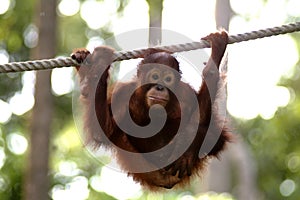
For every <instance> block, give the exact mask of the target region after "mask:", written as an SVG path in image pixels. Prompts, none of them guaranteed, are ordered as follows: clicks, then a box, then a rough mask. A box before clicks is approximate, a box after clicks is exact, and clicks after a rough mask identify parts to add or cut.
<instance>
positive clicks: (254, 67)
mask: <svg viewBox="0 0 300 200" xmlns="http://www.w3.org/2000/svg"><path fill="white" fill-rule="evenodd" d="M299 8H300V1H299V0H251V1H250V0H210V1H208V0H185V1H180V0H152V1H151V0H125V1H121V0H26V1H21V0H1V3H0V63H1V64H3V63H7V62H14V61H26V60H34V59H42V58H54V57H58V56H69V55H70V53H71V52H72V50H73V49H74V48H78V47H87V48H88V49H90V50H93V48H95V47H96V46H98V45H102V44H105V41H106V40H107V39H108V38H113V36H117V35H118V34H122V33H124V32H127V31H132V30H135V29H147V28H148V27H157V28H159V29H161V28H162V29H168V30H172V31H175V32H177V33H180V34H182V35H185V36H186V37H188V38H190V39H191V40H194V41H199V40H200V38H201V37H204V36H206V35H207V34H209V33H211V32H215V31H216V30H217V28H219V27H223V28H225V29H226V30H228V31H229V33H230V34H237V33H244V32H249V31H253V30H258V29H262V28H268V27H273V26H280V25H283V24H287V23H290V22H296V21H300V12H299ZM148 38H149V43H151V44H152V45H157V44H159V43H161V42H162V41H163V40H164V38H162V36H161V34H160V32H159V31H158V32H149V35H148ZM110 41H112V40H110ZM147 43H148V41H146V44H147ZM115 44H116V45H118V41H117V40H116V41H115ZM128 50H130V49H128ZM206 51H207V52H209V50H206ZM299 51H300V33H293V34H286V35H282V36H276V37H271V38H265V39H261V40H255V41H249V42H244V43H240V44H234V45H229V47H228V76H227V81H228V88H227V91H228V96H227V108H228V114H229V115H230V117H231V118H232V119H231V123H232V125H233V129H234V133H235V134H236V135H237V138H238V139H237V141H236V142H235V143H233V144H231V145H230V146H229V148H228V150H227V151H226V152H225V153H223V154H222V156H221V158H220V160H214V161H213V162H212V163H211V164H210V165H209V168H208V170H207V172H206V173H205V174H203V177H201V178H197V179H195V181H193V183H192V184H191V186H190V187H187V188H184V189H182V190H170V191H167V192H165V193H162V194H161V193H149V192H147V191H143V190H142V189H141V187H140V186H139V185H138V184H136V183H134V182H133V181H132V180H131V179H130V178H128V177H127V176H126V174H124V173H120V172H118V171H115V170H112V169H110V168H108V167H105V166H103V164H101V163H100V162H98V161H97V160H96V159H95V158H94V157H93V156H91V155H90V154H89V152H88V151H87V150H86V149H85V148H84V146H83V143H82V141H81V138H80V135H79V134H78V130H77V128H76V124H75V122H74V119H73V111H72V94H73V90H74V85H75V71H74V69H73V68H72V67H69V68H61V69H54V70H53V71H48V70H46V71H39V72H24V73H9V74H0V199H3V200H8V199H14V200H17V199H27V200H41V199H54V200H63V199H64V200H65V199H73V200H83V199H90V200H94V199H95V200H96V199H97V200H98V199H105V200H106V199H107V200H113V199H132V200H134V199H149V200H152V199H166V200H168V199H170V200H171V199H184V200H187V199H188V200H190V199H203V200H207V199H220V200H221V199H222V200H223V199H243V200H244V199H262V200H265V199H266V200H267V199H272V200H281V199H287V200H298V199H300V145H299V143H300V84H299V83H300V77H299V75H300V61H299ZM131 66H132V64H131ZM133 66H135V65H133ZM124 68H126V66H124V67H123V65H122V64H121V65H120V66H117V67H116V69H115V70H114V73H115V76H114V77H118V76H121V75H120V73H126V72H124ZM125 71H126V70H125ZM185 76H186V77H189V76H191V74H190V75H189V74H185ZM191 84H192V83H191Z"/></svg>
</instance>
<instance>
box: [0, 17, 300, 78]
mask: <svg viewBox="0 0 300 200" xmlns="http://www.w3.org/2000/svg"><path fill="white" fill-rule="evenodd" d="M296 31H300V22H296V23H291V24H287V25H282V26H278V27H273V28H267V29H261V30H258V31H252V32H248V33H243V34H238V35H230V36H229V41H228V44H233V43H238V42H244V41H248V40H255V39H259V38H264V37H270V36H275V35H281V34H286V33H292V32H296ZM209 47H210V44H209V42H207V41H205V40H201V41H200V42H191V43H185V44H175V45H170V46H158V47H154V49H160V50H167V51H169V52H173V53H175V52H182V51H191V50H196V49H203V48H209ZM147 49H148V48H144V49H137V50H131V51H119V52H115V57H116V58H115V60H114V61H121V60H129V59H135V58H142V57H143V55H144V54H145V52H146V51H147ZM78 65H79V64H78V63H77V62H76V61H75V60H73V59H72V58H70V57H65V58H56V59H45V60H35V61H27V62H13V63H7V64H3V65H0V73H8V72H21V71H31V70H42V69H53V68H59V67H70V66H78Z"/></svg>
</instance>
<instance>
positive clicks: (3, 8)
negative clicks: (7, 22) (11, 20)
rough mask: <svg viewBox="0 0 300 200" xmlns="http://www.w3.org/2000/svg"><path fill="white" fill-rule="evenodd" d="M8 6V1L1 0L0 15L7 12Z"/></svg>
mask: <svg viewBox="0 0 300 200" xmlns="http://www.w3.org/2000/svg"><path fill="white" fill-rule="evenodd" d="M9 6H10V0H1V3H0V15H2V14H4V13H6V12H7V10H8V9H9Z"/></svg>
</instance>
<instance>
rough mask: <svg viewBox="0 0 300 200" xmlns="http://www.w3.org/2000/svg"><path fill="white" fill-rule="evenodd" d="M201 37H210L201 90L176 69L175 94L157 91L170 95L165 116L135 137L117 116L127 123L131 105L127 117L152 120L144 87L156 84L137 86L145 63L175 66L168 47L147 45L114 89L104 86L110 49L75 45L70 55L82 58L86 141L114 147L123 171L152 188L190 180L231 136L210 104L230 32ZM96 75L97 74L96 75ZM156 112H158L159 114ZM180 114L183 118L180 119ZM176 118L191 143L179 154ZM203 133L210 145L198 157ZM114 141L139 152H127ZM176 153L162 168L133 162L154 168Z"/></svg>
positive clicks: (145, 71)
mask: <svg viewBox="0 0 300 200" xmlns="http://www.w3.org/2000/svg"><path fill="white" fill-rule="evenodd" d="M204 39H205V40H208V41H210V43H211V46H212V54H211V57H210V59H209V61H208V62H207V64H206V67H205V68H204V70H203V77H204V81H203V82H202V86H201V87H200V90H199V91H194V90H193V89H192V88H191V87H190V86H189V85H188V84H187V83H184V82H182V81H180V74H179V73H178V74H179V75H178V74H177V76H178V77H176V82H175V83H173V84H172V85H171V87H174V91H176V95H175V94H173V93H172V92H170V91H168V92H167V93H166V92H165V93H163V94H162V92H158V93H159V95H161V96H163V97H166V99H168V100H167V102H166V101H163V102H166V105H164V104H163V105H164V107H165V110H166V113H167V119H166V122H165V124H164V126H163V128H162V129H161V130H160V131H159V132H158V133H157V134H156V135H154V136H152V137H147V138H139V137H133V136H131V135H129V134H128V133H125V132H124V131H122V130H121V129H120V128H119V127H118V125H117V123H116V122H118V121H119V122H123V123H127V122H126V121H124V119H125V118H127V117H128V116H126V111H128V110H127V109H128V108H129V113H130V119H132V120H133V122H134V123H136V124H137V125H139V126H146V125H147V124H149V123H150V118H149V112H148V111H149V107H150V106H149V105H148V103H147V101H146V100H145V99H146V96H147V94H148V92H149V91H150V90H151V89H152V88H153V87H157V86H156V85H155V84H154V85H150V86H149V85H145V86H142V87H140V86H141V85H142V84H141V83H142V82H143V81H145V79H146V77H147V76H148V74H149V69H148V68H146V67H144V66H145V64H149V63H157V64H163V65H166V66H168V67H170V68H172V69H174V70H176V71H178V72H179V71H180V70H179V64H178V62H177V60H176V59H175V58H174V57H172V56H171V55H170V54H169V53H166V52H155V51H153V50H150V51H149V52H148V54H147V55H145V56H144V60H143V61H142V62H141V63H140V64H139V66H138V72H137V77H136V78H134V79H133V80H132V81H130V82H126V83H117V84H116V85H115V86H114V88H113V90H112V89H108V79H109V72H108V70H109V67H110V64H111V63H112V62H113V59H114V56H113V50H112V49H109V48H107V47H98V48H96V49H95V50H94V52H93V54H90V53H89V52H88V51H87V50H82V49H79V50H76V51H75V52H74V54H73V55H72V58H74V59H76V60H77V61H78V62H79V63H82V65H81V66H80V70H79V68H78V70H79V75H80V82H81V83H80V85H81V94H82V99H83V101H84V102H85V106H86V115H85V122H84V123H85V130H87V143H92V144H94V146H95V147H99V146H104V147H107V148H110V149H114V150H115V152H116V156H117V159H118V161H119V164H120V165H121V167H122V169H123V170H125V171H127V172H128V174H129V175H130V176H132V177H133V179H134V180H136V181H138V182H140V183H141V184H142V185H143V186H146V187H148V188H150V189H158V188H160V187H164V188H172V187H173V186H175V185H176V186H178V185H179V186H182V185H184V184H185V183H187V182H189V180H190V177H191V175H195V174H198V172H199V171H201V170H203V168H204V167H205V164H206V161H207V159H208V158H210V157H213V156H215V157H217V156H218V155H219V153H220V152H221V151H222V150H223V149H224V147H225V145H226V143H227V142H228V141H230V139H231V136H230V133H229V132H228V128H227V127H224V124H222V123H219V114H218V110H216V109H214V106H213V103H214V102H215V101H216V96H218V95H217V92H218V89H219V88H218V87H219V85H218V82H219V79H220V74H219V70H218V69H219V65H220V62H221V59H222V57H223V55H224V52H225V49H226V45H227V42H228V36H227V34H226V32H220V33H214V34H211V35H209V36H207V37H206V38H204ZM150 69H152V68H150ZM159 69H160V68H159ZM170 70H171V69H170ZM166 73H168V71H167V72H166ZM100 75H101V77H98V76H100ZM199 78H200V77H199ZM157 90H158V89H157ZM128 91H134V93H133V94H132V96H131V97H130V98H129V99H130V101H129V102H128V101H127V102H126V101H125V99H126V98H125V97H126V96H128V95H129V94H128ZM193 95H194V96H196V98H197V105H195V104H193V103H192V102H191V99H192V96H193ZM220 98H221V97H220ZM179 99H180V102H179ZM158 102H160V101H158ZM160 103H161V102H160ZM112 104H113V105H114V107H115V108H116V110H117V111H118V113H117V115H115V116H112V110H111V105H112ZM127 104H128V107H127V106H126V105H127ZM193 106H194V107H193ZM195 106H198V109H199V111H200V117H198V118H197V116H198V114H199V113H196V112H195V110H197V109H196V107H195ZM181 111H182V112H181ZM181 115H183V116H181ZM155 117H157V118H159V117H160V116H155ZM181 119H184V120H183V121H181ZM180 123H183V126H185V127H184V131H183V132H182V133H181V134H183V136H184V138H187V139H190V140H191V144H190V146H188V147H187V149H186V151H185V152H183V154H182V155H179V156H178V155H177V150H178V149H179V147H181V146H182V145H185V143H184V141H183V140H173V139H174V137H175V136H176V134H177V133H178V127H179V126H180ZM100 127H101V128H100ZM195 127H196V134H195V137H193V138H190V137H192V136H190V135H191V134H192V133H193V132H195ZM209 127H210V128H209ZM141 134H142V133H141ZM205 138H206V139H205ZM204 139H205V140H206V141H208V142H210V141H211V142H212V143H213V144H214V145H213V146H212V148H211V149H210V151H208V152H200V156H201V157H199V155H198V154H199V151H200V148H201V146H202V144H203V142H204ZM168 144H171V146H172V148H171V151H168V152H165V154H161V155H155V156H153V157H145V156H144V155H143V154H142V153H148V152H153V151H155V150H159V149H161V148H163V147H164V146H166V145H168ZM114 145H115V146H117V147H119V148H121V149H123V150H126V151H128V152H134V153H138V154H136V156H128V155H127V154H126V153H124V152H123V151H122V150H119V149H118V148H116V147H115V146H114ZM174 156H175V157H176V156H178V157H179V158H177V157H176V158H175V159H174V160H175V161H174V162H171V163H170V164H168V165H167V164H166V165H165V166H163V167H161V168H158V169H155V170H152V171H149V172H147V171H145V172H143V171H139V172H137V171H136V169H137V168H138V169H147V168H148V167H149V166H150V168H151V167H154V168H155V166H156V165H159V161H158V160H160V159H162V160H164V159H165V160H166V161H168V159H172V158H174ZM166 163H167V162H166Z"/></svg>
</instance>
